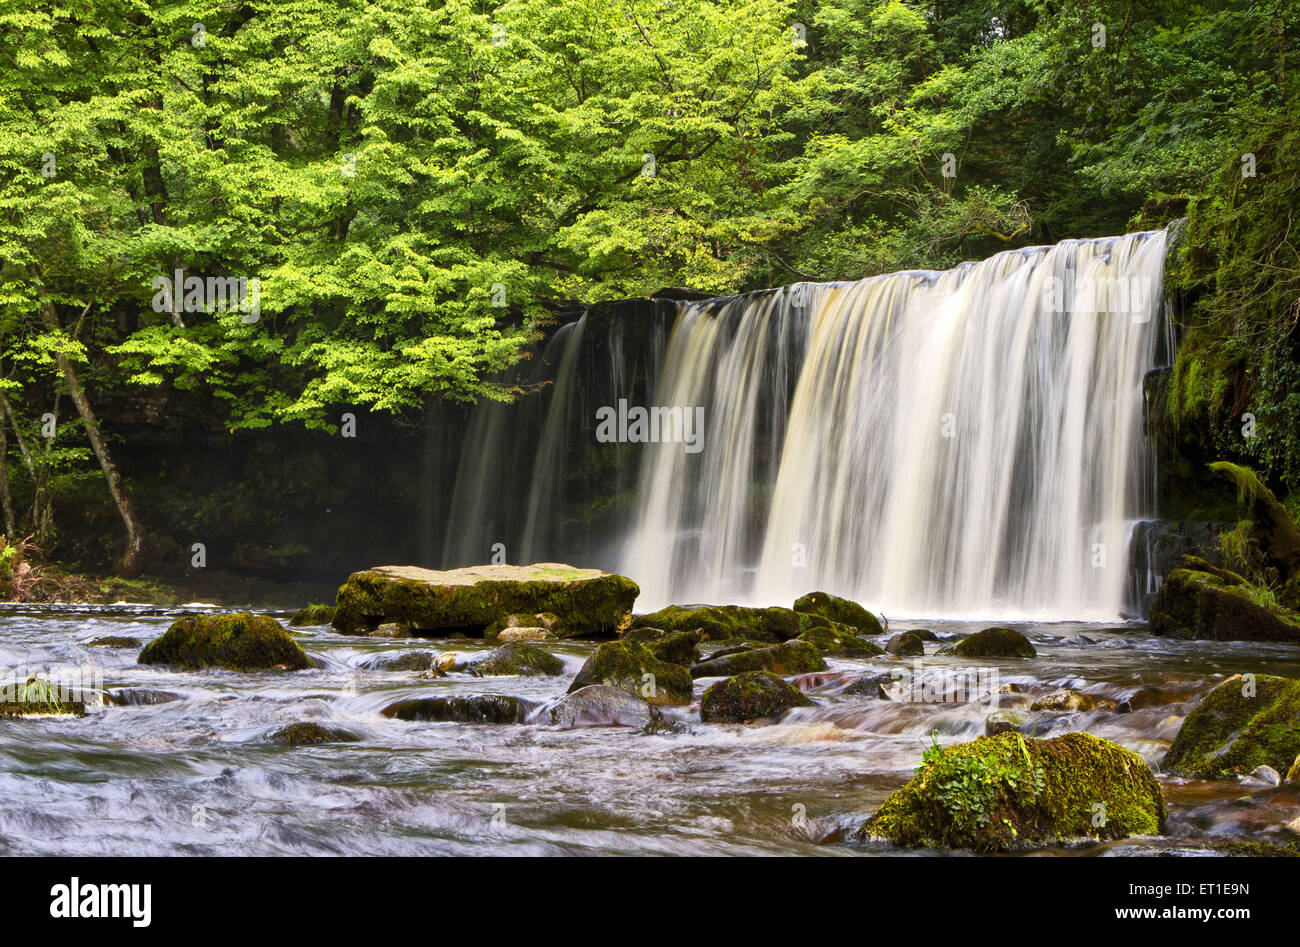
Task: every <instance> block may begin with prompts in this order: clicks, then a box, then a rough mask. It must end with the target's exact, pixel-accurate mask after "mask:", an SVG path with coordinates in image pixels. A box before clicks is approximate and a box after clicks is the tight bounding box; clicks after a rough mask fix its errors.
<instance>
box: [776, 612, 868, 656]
mask: <svg viewBox="0 0 1300 947" xmlns="http://www.w3.org/2000/svg"><path fill="white" fill-rule="evenodd" d="M809 617H810V618H811V617H813V616H809ZM813 622H814V623H811V624H809V625H807V627H805V628H804V630H803V631H802V632H800V633H799V637H798V639H797V640H799V641H806V642H808V643H809V644H811V645H812V646H813V647H815V648H816V649H817V650H818V651H820V652H821V653H822V654H824V655H826V656H827V657H831V658H874V657H876V656H877V655H880V654H884V649H883V648H881V647H880V645H878V644H876V643H875V642H874V641H868V640H867V639H866V638H861V637H859V636H858V634H857V632H856V629H854V628H851V627H850V626H848V625H841V624H840V623H839V622H837V621H830V620H828V619H824V618H813Z"/></svg>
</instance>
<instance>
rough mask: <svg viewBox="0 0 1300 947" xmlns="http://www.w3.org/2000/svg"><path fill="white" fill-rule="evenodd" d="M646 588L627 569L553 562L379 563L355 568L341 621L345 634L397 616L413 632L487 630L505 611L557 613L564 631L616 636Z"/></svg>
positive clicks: (341, 598) (337, 618)
mask: <svg viewBox="0 0 1300 947" xmlns="http://www.w3.org/2000/svg"><path fill="white" fill-rule="evenodd" d="M639 593H640V590H639V589H638V588H637V585H636V583H635V582H633V581H632V580H631V579H628V578H626V577H625V576H621V575H614V574H612V573H609V572H602V571H600V570H599V569H577V568H574V567H573V566H567V565H562V564H560V563H553V562H544V563H538V564H536V565H531V566H505V565H501V566H472V567H470V568H466V569H452V570H450V571H447V572H435V571H433V570H431V569H419V568H415V567H413V566H378V567H376V568H374V569H368V570H366V571H364V572H354V573H353V574H352V575H351V576H349V577H348V580H347V582H345V583H344V584H343V586H342V587H341V588H340V589H339V594H338V610H337V612H336V613H335V615H334V627H335V628H336V629H338V630H339V631H340V632H343V633H344V634H369V633H370V632H372V631H374V630H375V629H377V628H379V627H380V626H382V625H385V624H395V625H398V626H399V627H401V628H403V629H405V633H406V634H411V635H422V636H429V637H436V636H440V635H446V634H448V633H451V632H462V633H465V634H471V635H482V634H483V633H484V632H485V631H486V630H487V629H488V628H489V627H490V626H492V625H493V624H494V623H495V622H497V621H498V620H499V619H501V618H503V617H505V616H509V615H552V616H554V617H555V619H556V620H557V622H558V624H557V625H556V627H555V629H554V631H555V633H556V635H557V637H612V636H613V635H615V634H617V633H618V632H619V631H620V630H621V629H622V628H624V627H626V625H627V623H628V621H629V620H630V617H631V608H632V603H633V602H634V601H635V600H636V597H637V595H638V594H639Z"/></svg>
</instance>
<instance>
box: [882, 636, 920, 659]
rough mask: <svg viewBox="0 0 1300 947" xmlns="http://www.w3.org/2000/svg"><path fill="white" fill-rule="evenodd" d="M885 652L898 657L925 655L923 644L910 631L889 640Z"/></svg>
mask: <svg viewBox="0 0 1300 947" xmlns="http://www.w3.org/2000/svg"><path fill="white" fill-rule="evenodd" d="M885 650H886V651H888V652H889V653H890V654H896V655H898V656H899V657H912V656H914V655H920V654H925V643H924V642H923V641H921V639H920V638H918V637H917V636H916V635H914V634H912V633H911V632H910V631H904V632H900V633H899V634H897V635H894V636H893V637H892V638H890V639H889V643H888V644H887V645H885Z"/></svg>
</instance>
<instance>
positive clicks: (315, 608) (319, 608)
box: [289, 605, 334, 628]
mask: <svg viewBox="0 0 1300 947" xmlns="http://www.w3.org/2000/svg"><path fill="white" fill-rule="evenodd" d="M333 620H334V606H333V605H308V606H307V607H306V608H303V609H299V610H298V611H296V612H294V613H293V617H292V618H290V619H289V627H290V628H309V627H312V626H315V625H328V624H329V623H330V622H332V621H333Z"/></svg>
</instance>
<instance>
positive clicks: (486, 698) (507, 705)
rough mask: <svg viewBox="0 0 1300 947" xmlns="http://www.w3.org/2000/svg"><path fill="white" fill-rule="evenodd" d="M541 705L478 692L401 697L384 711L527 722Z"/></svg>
mask: <svg viewBox="0 0 1300 947" xmlns="http://www.w3.org/2000/svg"><path fill="white" fill-rule="evenodd" d="M538 706H540V705H539V704H536V703H534V702H532V701H529V700H524V699H523V698H522V697H510V696H507V695H505V694H474V695H472V696H469V697H419V698H413V699H410V700H399V701H397V702H396V703H393V704H389V705H388V706H387V707H385V708H384V709H383V710H381V711H380V713H381V714H383V715H384V716H385V717H390V718H393V719H395V720H420V721H436V722H439V723H523V722H524V721H526V720H527V719H528V718H529V716H531V714H532V713H533V711H534V710H536V709H537V708H538Z"/></svg>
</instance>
